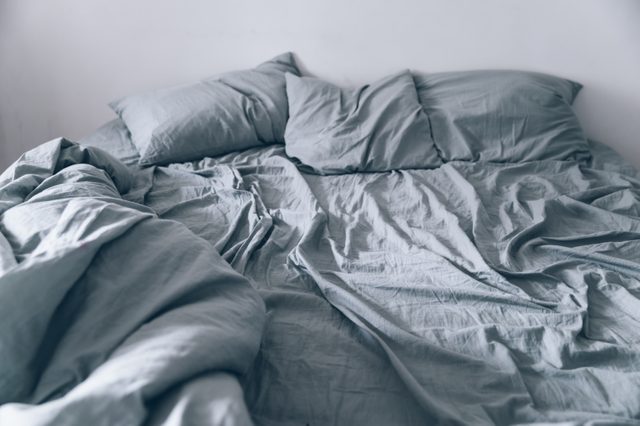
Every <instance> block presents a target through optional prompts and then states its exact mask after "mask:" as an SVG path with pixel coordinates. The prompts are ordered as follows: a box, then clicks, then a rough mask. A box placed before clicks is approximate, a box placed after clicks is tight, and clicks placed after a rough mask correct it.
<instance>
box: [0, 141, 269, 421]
mask: <svg viewBox="0 0 640 426" xmlns="http://www.w3.org/2000/svg"><path fill="white" fill-rule="evenodd" d="M144 182H146V180H145V179H144V175H141V176H135V175H134V174H133V173H132V172H131V170H129V169H127V168H126V167H125V166H124V165H123V164H121V163H120V162H118V161H117V160H115V159H113V158H112V157H110V156H109V155H107V154H106V153H104V152H101V151H99V150H95V149H93V148H83V147H80V146H78V145H76V144H73V143H71V142H68V141H66V140H64V139H58V140H54V141H51V142H48V143H46V144H43V145H41V146H40V147H38V148H36V149H34V150H32V151H29V152H27V153H26V154H24V155H23V156H22V157H21V158H20V159H19V160H18V161H17V162H16V163H15V164H14V165H13V166H12V167H11V168H9V169H8V170H7V171H5V172H4V173H3V174H2V175H1V176H0V312H1V313H2V321H0V424H2V425H61V424H64V425H92V424H95V425H98V424H101V425H102V424H104V425H107V424H109V425H110V424H126V425H141V424H154V425H161V424H165V425H168V424H249V423H250V422H251V421H250V417H249V414H248V412H247V409H246V405H245V403H244V395H243V392H242V390H241V387H240V384H239V382H238V377H240V376H241V375H242V374H244V373H245V372H246V370H247V369H248V368H249V367H250V365H251V364H252V362H253V359H254V357H255V355H256V352H257V350H258V347H259V344H260V338H261V334H262V329H263V324H264V316H265V310H264V304H263V302H262V300H261V299H260V297H259V295H258V293H257V292H256V291H255V290H254V289H253V288H252V287H251V285H250V283H249V282H248V280H246V279H245V278H244V277H242V276H241V275H240V274H238V273H236V272H235V271H234V270H233V269H232V268H231V267H230V266H229V265H228V264H227V263H226V262H225V261H224V260H222V259H221V258H220V256H219V255H218V253H217V251H216V250H215V248H214V247H213V246H212V245H211V244H209V243H208V242H206V241H205V240H203V239H202V238H199V237H197V236H196V235H194V234H193V233H192V232H190V231H189V230H188V229H187V228H186V227H185V226H184V225H182V224H180V223H178V222H175V221H168V220H162V219H159V218H158V217H157V215H156V213H155V212H154V211H153V210H152V209H150V208H148V207H146V206H144V205H142V204H140V203H137V202H135V200H136V199H137V198H138V196H139V193H137V192H136V190H135V188H136V187H137V186H139V185H142V184H141V183H144ZM142 188H144V186H143V185H142ZM212 238H214V236H212Z"/></svg>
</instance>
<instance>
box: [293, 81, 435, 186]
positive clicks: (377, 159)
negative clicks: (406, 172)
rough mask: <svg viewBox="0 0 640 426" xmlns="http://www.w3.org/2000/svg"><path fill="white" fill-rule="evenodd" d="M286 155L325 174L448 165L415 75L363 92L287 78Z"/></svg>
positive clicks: (329, 84) (366, 88) (368, 88)
mask: <svg viewBox="0 0 640 426" xmlns="http://www.w3.org/2000/svg"><path fill="white" fill-rule="evenodd" d="M286 79H287V97H288V99H289V115H290V117H289V121H288V123H287V127H286V131H285V150H286V152H287V155H289V156H290V157H295V158H297V159H298V160H300V162H301V163H302V164H303V165H304V166H307V167H308V168H309V169H311V170H312V171H314V172H316V173H320V174H340V173H349V172H357V171H367V172H383V171H388V170H394V169H413V168H433V167H438V166H439V165H441V164H442V162H441V161H440V157H439V156H438V153H437V151H436V148H435V145H434V143H433V141H432V140H431V136H430V129H429V119H428V118H427V116H426V114H425V113H424V111H423V109H422V106H421V105H420V103H419V102H418V94H417V92H416V88H415V85H414V82H413V77H412V76H411V73H410V72H409V71H402V72H400V73H398V74H395V75H392V76H390V77H387V78H385V79H382V80H380V81H378V82H376V83H373V84H371V85H368V86H363V87H360V88H359V89H351V90H349V89H341V88H339V87H337V86H334V85H333V84H331V83H327V82H325V81H321V80H318V79H316V78H311V77H297V76H294V75H292V74H287V76H286Z"/></svg>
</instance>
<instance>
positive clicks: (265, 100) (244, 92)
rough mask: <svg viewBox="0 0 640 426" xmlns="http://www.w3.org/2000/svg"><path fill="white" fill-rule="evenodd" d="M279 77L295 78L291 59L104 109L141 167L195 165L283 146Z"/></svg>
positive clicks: (288, 55) (284, 57) (283, 112)
mask: <svg viewBox="0 0 640 426" xmlns="http://www.w3.org/2000/svg"><path fill="white" fill-rule="evenodd" d="M285 73H291V74H294V75H299V73H300V72H299V71H298V68H297V67H296V65H295V62H294V58H293V55H292V54H291V53H285V54H283V55H280V56H277V57H276V58H274V59H272V60H270V61H268V62H265V63H263V64H262V65H259V66H258V67H256V68H255V69H253V70H246V71H236V72H231V73H227V74H224V75H222V76H220V77H215V78H210V79H207V80H203V81H200V82H198V83H195V84H189V85H183V86H179V87H173V88H169V89H163V90H156V91H152V92H149V93H144V94H139V95H133V96H128V97H125V98H123V99H120V100H117V101H114V102H112V103H111V104H110V107H111V108H112V109H113V110H114V111H115V112H116V113H117V114H118V115H119V116H120V118H121V119H122V120H123V121H124V122H125V124H126V126H127V128H128V129H129V131H130V132H131V139H132V141H133V143H134V145H135V146H136V148H137V149H138V151H139V153H140V160H139V163H140V164H141V165H152V164H167V163H175V162H183V161H191V160H199V159H201V158H203V157H207V156H215V155H220V154H225V153H227V152H230V151H237V150H242V149H246V148H250V147H253V146H259V145H261V144H272V143H277V142H283V141H284V129H285V126H286V122H287V116H288V113H287V109H288V106H287V99H286V92H285V77H284V76H285Z"/></svg>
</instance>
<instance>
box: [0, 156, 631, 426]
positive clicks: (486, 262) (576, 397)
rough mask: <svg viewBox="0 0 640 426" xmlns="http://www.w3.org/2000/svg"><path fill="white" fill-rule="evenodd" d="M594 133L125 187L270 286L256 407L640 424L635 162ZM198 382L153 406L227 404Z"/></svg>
mask: <svg viewBox="0 0 640 426" xmlns="http://www.w3.org/2000/svg"><path fill="white" fill-rule="evenodd" d="M593 147H594V151H595V153H594V161H593V162H592V163H590V164H579V163H576V162H571V161H564V162H562V161H539V162H530V163H523V164H487V163H473V162H453V163H448V164H446V165H444V166H442V167H440V168H438V169H434V170H424V171H421V170H411V171H397V172H390V173H359V174H350V175H340V176H315V175H309V174H304V173H301V172H300V171H299V170H298V169H297V168H296V166H295V164H293V163H292V162H291V161H290V160H289V159H288V158H287V157H286V156H285V155H284V150H283V148H282V147H281V146H273V147H269V148H261V149H250V150H247V151H244V152H242V153H235V154H229V155H226V156H224V157H220V158H216V159H204V160H202V161H198V162H193V163H185V164H174V165H171V166H168V167H158V168H150V169H145V170H137V169H136V168H132V169H130V173H131V175H132V176H131V182H130V185H131V188H130V190H129V192H128V193H127V196H126V197H127V198H128V199H130V200H132V201H137V202H139V203H144V204H145V205H146V206H148V207H149V208H150V209H151V211H152V212H153V213H155V214H157V215H159V216H160V217H161V218H164V219H171V220H173V221H177V222H180V223H182V224H183V225H186V228H188V229H189V230H190V231H191V232H192V233H194V234H195V235H198V236H199V237H201V238H202V240H200V241H207V242H208V243H209V244H208V246H212V247H215V249H216V250H217V251H218V252H219V253H220V255H221V256H222V257H223V258H224V259H225V260H227V261H228V262H229V263H230V264H231V265H232V266H233V267H234V268H235V269H236V270H237V271H238V272H241V273H242V274H243V275H245V276H246V277H249V278H250V281H251V283H252V284H253V286H254V288H256V289H257V291H258V293H259V294H260V296H261V297H262V299H263V300H264V303H265V304H266V308H267V314H266V324H265V326H264V329H263V330H262V342H261V346H260V350H259V352H258V354H257V357H256V358H255V360H253V362H251V367H250V368H249V370H248V371H247V372H246V374H244V375H243V376H242V377H241V384H242V387H243V389H244V396H245V397H246V403H247V406H248V409H249V411H250V413H251V416H252V418H253V420H254V422H255V423H256V424H259V425H301V424H309V425H325V424H367V425H403V424H407V425H414V424H416V425H417V424H469V425H483V424H531V423H537V424H539V423H546V424H548V423H562V424H576V425H577V424H612V425H613V424H616V425H618V424H639V421H640V259H639V258H638V253H640V181H638V179H637V174H636V172H635V170H634V169H633V168H631V167H629V166H627V165H623V164H622V161H621V159H620V158H619V157H618V156H617V155H616V154H615V153H612V152H610V151H608V150H606V148H604V147H600V146H599V145H595V144H594V145H593ZM598 152H603V155H602V156H600V155H598ZM138 208H139V209H143V208H142V207H138ZM170 223H175V222H170ZM172 265H174V266H175V267H177V266H178V264H172ZM213 309H214V311H215V309H217V308H213ZM204 312H208V314H210V313H211V312H213V311H209V310H208V309H205V310H204ZM208 314H207V315H208ZM195 323H197V321H194V324H195ZM223 323H225V324H226V322H223ZM260 324H261V323H260ZM233 329H234V330H236V331H237V332H238V333H239V336H243V335H244V334H243V332H242V331H240V330H238V329H237V328H233ZM207 339H208V338H205V339H204V340H205V341H206V340H207ZM209 344H210V343H209ZM204 359H207V357H206V356H205V357H204ZM176 365H183V364H182V363H181V362H178V363H177V364H176ZM188 383H189V385H187V386H186V387H185V389H177V390H174V391H173V392H170V393H169V395H168V396H165V397H163V401H167V402H166V404H164V405H161V406H160V408H159V409H157V410H153V412H154V415H155V416H156V417H155V418H158V419H160V421H162V420H163V419H170V418H171V413H178V414H176V415H179V413H180V407H184V406H191V405H192V406H194V407H197V408H196V410H195V411H198V412H204V413H215V412H216V410H215V401H217V400H219V399H217V398H216V395H217V394H216V392H215V389H217V388H218V387H217V385H216V382H215V381H211V380H209V378H208V376H206V375H200V376H198V377H197V378H195V379H193V380H192V381H190V382H188ZM72 394H73V392H69V393H68V394H67V395H72ZM208 395H211V398H208ZM233 395H235V397H236V398H238V395H240V396H241V393H240V392H239V391H237V390H236V391H235V393H233ZM64 398H70V397H67V396H65V397H64ZM64 398H63V400H64ZM185 401H186V402H185ZM10 409H11V410H13V408H10ZM0 410H2V409H0ZM5 410H6V408H5ZM72 413H73V412H72ZM167 413H168V414H167ZM218 413H219V411H218Z"/></svg>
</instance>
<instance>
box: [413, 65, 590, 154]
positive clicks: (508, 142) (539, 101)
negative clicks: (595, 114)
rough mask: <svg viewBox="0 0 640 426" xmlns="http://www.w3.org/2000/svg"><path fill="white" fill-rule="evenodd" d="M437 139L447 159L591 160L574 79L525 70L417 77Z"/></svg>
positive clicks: (420, 92) (419, 91)
mask: <svg viewBox="0 0 640 426" xmlns="http://www.w3.org/2000/svg"><path fill="white" fill-rule="evenodd" d="M416 87H417V89H418V94H419V97H420V102H421V103H422V104H423V106H424V108H425V111H426V112H427V114H428V115H429V119H430V122H431V130H432V132H433V133H432V135H433V139H434V141H435V143H436V145H437V146H438V149H439V150H440V154H441V155H442V159H443V160H445V161H452V160H466V161H478V160H482V161H491V162H521V161H533V160H567V159H576V160H583V159H584V160H588V159H589V158H590V153H589V145H588V142H587V140H586V138H585V136H584V134H583V132H582V129H581V127H580V123H579V122H578V119H577V117H576V115H575V114H574V112H573V110H572V108H571V104H572V103H573V100H574V98H575V97H576V95H577V94H578V92H579V91H580V88H581V87H582V86H581V85H580V84H578V83H575V82H573V81H569V80H565V79H562V78H558V77H553V76H550V75H545V74H538V73H531V72H521V71H469V72H450V73H440V74H432V75H426V76H416Z"/></svg>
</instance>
